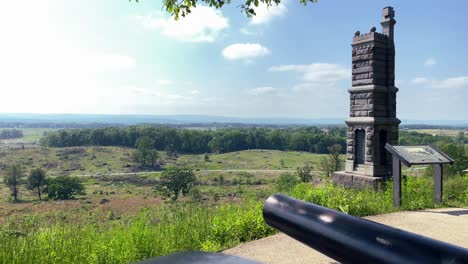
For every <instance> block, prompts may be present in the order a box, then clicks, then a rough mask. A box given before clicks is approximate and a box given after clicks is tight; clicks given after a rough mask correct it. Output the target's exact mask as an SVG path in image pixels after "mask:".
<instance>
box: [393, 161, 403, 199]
mask: <svg viewBox="0 0 468 264" xmlns="http://www.w3.org/2000/svg"><path fill="white" fill-rule="evenodd" d="M392 164H393V206H395V207H400V206H401V162H400V160H399V159H398V158H397V157H396V156H395V155H394V156H393V162H392Z"/></svg>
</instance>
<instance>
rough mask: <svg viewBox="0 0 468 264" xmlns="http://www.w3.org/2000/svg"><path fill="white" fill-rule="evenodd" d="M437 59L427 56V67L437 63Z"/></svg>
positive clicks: (425, 64) (425, 63)
mask: <svg viewBox="0 0 468 264" xmlns="http://www.w3.org/2000/svg"><path fill="white" fill-rule="evenodd" d="M436 63H437V61H436V60H435V59H434V58H432V57H431V58H427V59H426V61H425V62H424V66H426V67H431V66H434V65H436Z"/></svg>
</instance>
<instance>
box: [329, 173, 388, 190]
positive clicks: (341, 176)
mask: <svg viewBox="0 0 468 264" xmlns="http://www.w3.org/2000/svg"><path fill="white" fill-rule="evenodd" d="M332 177H333V184H335V185H342V186H344V187H348V188H353V189H363V188H369V187H371V188H373V189H374V190H376V191H377V190H379V189H384V188H385V181H386V178H385V177H372V176H365V175H359V174H354V173H349V172H345V171H336V172H334V173H333V176H332Z"/></svg>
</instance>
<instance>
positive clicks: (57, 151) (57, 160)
mask: <svg viewBox="0 0 468 264" xmlns="http://www.w3.org/2000/svg"><path fill="white" fill-rule="evenodd" d="M132 152H133V149H129V148H120V147H73V148H42V147H31V148H25V149H24V150H23V149H21V148H12V147H7V148H5V147H4V148H0V166H3V167H6V166H9V165H10V164H14V163H19V164H21V165H22V166H23V167H24V168H25V169H26V170H27V171H29V170H30V169H32V168H43V169H45V170H46V171H47V173H48V174H49V175H53V176H58V175H81V174H93V175H95V174H105V173H107V172H128V171H130V169H131V167H132V165H133V164H132V162H131V159H130V154H131V153H132Z"/></svg>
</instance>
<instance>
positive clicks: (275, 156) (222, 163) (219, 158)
mask: <svg viewBox="0 0 468 264" xmlns="http://www.w3.org/2000/svg"><path fill="white" fill-rule="evenodd" d="M323 156H325V155H323V154H314V153H309V152H299V151H279V150H245V151H236V152H230V153H224V154H217V155H210V160H209V162H205V160H204V155H183V156H181V157H180V158H179V159H177V161H176V162H175V165H177V166H185V167H189V168H193V169H205V170H219V169H254V170H285V169H286V170H287V169H296V168H297V167H299V166H304V165H305V164H311V165H312V164H314V163H317V162H318V161H319V160H320V158H321V157H323Z"/></svg>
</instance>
